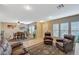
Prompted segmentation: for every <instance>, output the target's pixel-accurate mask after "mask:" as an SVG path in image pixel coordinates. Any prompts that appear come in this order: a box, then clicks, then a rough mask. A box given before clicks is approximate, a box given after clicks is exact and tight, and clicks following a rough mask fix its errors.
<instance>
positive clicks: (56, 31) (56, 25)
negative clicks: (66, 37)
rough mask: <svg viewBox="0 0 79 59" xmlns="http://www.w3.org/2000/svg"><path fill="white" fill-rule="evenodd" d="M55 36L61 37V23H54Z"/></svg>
mask: <svg viewBox="0 0 79 59" xmlns="http://www.w3.org/2000/svg"><path fill="white" fill-rule="evenodd" d="M53 36H54V37H59V24H53Z"/></svg>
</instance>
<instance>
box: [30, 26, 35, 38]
mask: <svg viewBox="0 0 79 59" xmlns="http://www.w3.org/2000/svg"><path fill="white" fill-rule="evenodd" d="M29 33H30V36H31V37H32V38H35V34H36V26H35V25H29Z"/></svg>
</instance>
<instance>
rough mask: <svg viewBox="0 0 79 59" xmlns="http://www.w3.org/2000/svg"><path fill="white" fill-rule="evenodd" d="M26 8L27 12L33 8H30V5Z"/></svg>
mask: <svg viewBox="0 0 79 59" xmlns="http://www.w3.org/2000/svg"><path fill="white" fill-rule="evenodd" d="M24 8H25V9H26V10H31V9H32V8H31V7H30V5H26V6H24Z"/></svg>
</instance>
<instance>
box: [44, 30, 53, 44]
mask: <svg viewBox="0 0 79 59" xmlns="http://www.w3.org/2000/svg"><path fill="white" fill-rule="evenodd" d="M44 44H46V45H52V44H53V39H52V37H51V33H50V32H46V33H45V37H44Z"/></svg>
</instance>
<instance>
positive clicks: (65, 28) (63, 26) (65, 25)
mask: <svg viewBox="0 0 79 59" xmlns="http://www.w3.org/2000/svg"><path fill="white" fill-rule="evenodd" d="M64 34H68V23H61V24H60V37H62V38H63V37H64Z"/></svg>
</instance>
